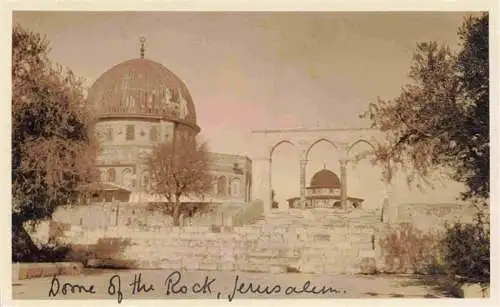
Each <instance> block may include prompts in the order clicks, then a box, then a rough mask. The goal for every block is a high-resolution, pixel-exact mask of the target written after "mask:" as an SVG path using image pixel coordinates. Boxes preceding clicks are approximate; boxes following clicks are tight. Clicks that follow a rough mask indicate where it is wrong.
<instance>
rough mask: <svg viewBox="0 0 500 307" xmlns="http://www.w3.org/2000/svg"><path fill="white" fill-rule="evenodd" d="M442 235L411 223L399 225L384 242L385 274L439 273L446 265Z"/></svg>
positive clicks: (388, 234)
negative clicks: (423, 229) (421, 228)
mask: <svg viewBox="0 0 500 307" xmlns="http://www.w3.org/2000/svg"><path fill="white" fill-rule="evenodd" d="M441 240H442V234H440V233H439V232H437V231H429V232H424V231H422V230H420V229H417V228H415V226H413V225H412V224H411V223H402V224H399V225H398V226H397V227H396V228H392V229H390V230H389V232H388V233H387V234H386V235H385V236H384V237H382V238H381V239H380V241H379V244H380V247H381V250H382V252H383V260H384V265H385V268H384V271H386V272H390V273H408V272H412V273H420V274H428V273H439V271H440V270H442V269H443V268H444V267H443V264H444V259H443V257H444V254H443V253H444V251H443V249H442V248H441Z"/></svg>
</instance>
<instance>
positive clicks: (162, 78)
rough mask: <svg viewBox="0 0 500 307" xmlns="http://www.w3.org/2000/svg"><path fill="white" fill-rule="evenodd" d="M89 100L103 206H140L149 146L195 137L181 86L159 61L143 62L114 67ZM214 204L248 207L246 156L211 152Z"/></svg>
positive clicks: (190, 105) (190, 102) (186, 93)
mask: <svg viewBox="0 0 500 307" xmlns="http://www.w3.org/2000/svg"><path fill="white" fill-rule="evenodd" d="M88 100H89V103H90V104H91V106H92V107H93V108H94V110H95V112H96V117H97V122H96V133H97V135H98V138H99V140H100V143H101V152H100V154H99V157H98V161H97V167H98V169H99V171H100V174H101V183H102V184H101V186H100V188H101V189H102V190H103V192H104V193H102V194H101V195H102V196H103V199H101V201H103V202H111V201H119V202H129V203H142V202H148V201H151V199H152V195H148V194H147V193H146V189H145V187H146V186H147V185H148V183H149V180H150V178H149V174H148V172H147V170H146V168H145V166H144V165H143V164H142V162H141V161H142V159H143V158H144V157H146V155H147V154H148V153H150V152H151V150H152V148H153V146H154V145H156V144H159V143H162V142H171V141H173V140H174V139H178V138H195V137H196V135H197V134H198V133H199V132H200V130H201V129H200V127H199V126H198V125H197V123H196V109H195V105H194V102H193V99H192V97H191V94H190V93H189V90H188V88H187V86H186V84H185V83H184V82H183V81H182V80H181V79H180V78H179V77H178V76H176V75H175V74H174V73H173V72H171V71H170V70H168V69H167V68H166V67H165V66H163V65H162V64H160V63H158V62H154V61H152V60H149V59H145V58H143V57H141V58H138V59H132V60H128V61H125V62H123V63H120V64H117V65H115V66H113V67H111V68H110V69H108V70H107V71H105V72H104V73H103V74H102V75H101V76H100V77H99V78H98V79H97V80H96V81H95V82H94V84H93V85H92V86H91V88H90V89H89V92H88ZM210 156H211V160H212V169H211V172H212V175H213V179H214V181H213V182H214V188H213V193H212V195H211V196H212V197H211V198H210V199H211V200H212V201H213V202H219V203H220V202H240V203H243V202H247V201H248V200H249V199H250V191H251V161H250V159H248V158H247V157H246V156H238V155H231V154H223V153H210Z"/></svg>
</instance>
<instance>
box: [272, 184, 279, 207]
mask: <svg viewBox="0 0 500 307" xmlns="http://www.w3.org/2000/svg"><path fill="white" fill-rule="evenodd" d="M275 197H276V192H275V191H274V189H273V190H271V208H274V209H276V208H279V203H278V202H277V201H276V199H275Z"/></svg>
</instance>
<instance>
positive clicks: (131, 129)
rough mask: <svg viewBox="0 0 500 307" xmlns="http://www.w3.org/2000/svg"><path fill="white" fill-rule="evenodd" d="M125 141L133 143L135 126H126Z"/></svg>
mask: <svg viewBox="0 0 500 307" xmlns="http://www.w3.org/2000/svg"><path fill="white" fill-rule="evenodd" d="M126 139H127V141H133V140H134V139H135V126H134V125H127V135H126Z"/></svg>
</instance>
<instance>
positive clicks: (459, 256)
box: [443, 215, 490, 285]
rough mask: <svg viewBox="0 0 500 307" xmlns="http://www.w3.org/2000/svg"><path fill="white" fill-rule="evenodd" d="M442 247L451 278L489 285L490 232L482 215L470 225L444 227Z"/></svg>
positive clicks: (458, 224) (459, 224)
mask: <svg viewBox="0 0 500 307" xmlns="http://www.w3.org/2000/svg"><path fill="white" fill-rule="evenodd" d="M443 245H444V247H445V250H446V256H445V259H446V263H447V266H448V270H449V273H450V275H452V276H453V277H454V276H459V277H462V278H465V279H466V280H467V281H468V282H479V283H481V284H483V285H485V284H489V281H490V231H489V223H488V222H487V221H485V220H484V218H483V216H482V215H478V216H477V218H476V220H475V222H474V223H473V224H461V223H457V224H454V225H452V226H450V225H446V234H445V237H444V239H443Z"/></svg>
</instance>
